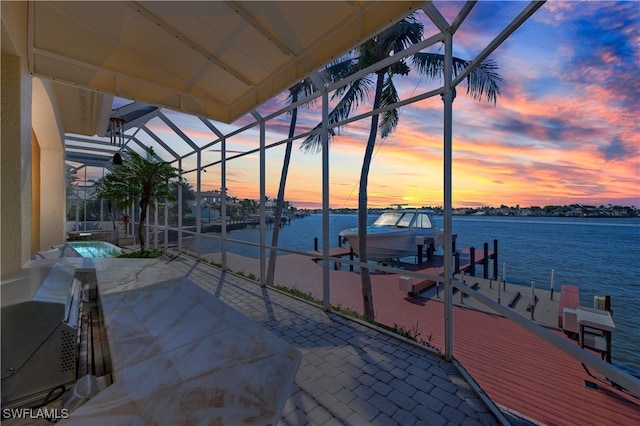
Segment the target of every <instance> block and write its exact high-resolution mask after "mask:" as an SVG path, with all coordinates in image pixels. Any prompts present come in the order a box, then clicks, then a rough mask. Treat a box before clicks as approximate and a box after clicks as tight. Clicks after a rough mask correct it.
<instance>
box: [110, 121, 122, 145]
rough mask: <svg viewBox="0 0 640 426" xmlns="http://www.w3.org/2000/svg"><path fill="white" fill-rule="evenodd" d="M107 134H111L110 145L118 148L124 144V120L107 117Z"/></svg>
mask: <svg viewBox="0 0 640 426" xmlns="http://www.w3.org/2000/svg"><path fill="white" fill-rule="evenodd" d="M109 135H110V136H111V145H116V146H118V147H119V148H122V147H123V146H124V120H123V119H122V118H118V117H111V118H110V119H109Z"/></svg>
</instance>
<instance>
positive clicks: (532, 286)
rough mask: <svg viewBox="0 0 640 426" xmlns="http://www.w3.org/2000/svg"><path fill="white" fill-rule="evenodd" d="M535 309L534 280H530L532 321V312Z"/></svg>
mask: <svg viewBox="0 0 640 426" xmlns="http://www.w3.org/2000/svg"><path fill="white" fill-rule="evenodd" d="M535 310H536V282H535V281H531V321H533V312H534V311H535Z"/></svg>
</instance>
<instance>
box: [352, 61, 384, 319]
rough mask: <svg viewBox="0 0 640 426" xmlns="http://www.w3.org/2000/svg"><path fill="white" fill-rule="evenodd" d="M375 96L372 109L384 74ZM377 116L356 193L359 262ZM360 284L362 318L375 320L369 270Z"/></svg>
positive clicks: (377, 103) (363, 253) (363, 245)
mask: <svg viewBox="0 0 640 426" xmlns="http://www.w3.org/2000/svg"><path fill="white" fill-rule="evenodd" d="M377 76H378V79H377V81H376V94H375V98H374V100H373V109H374V110H376V109H378V108H379V107H380V98H381V97H382V85H383V82H384V73H378V74H377ZM378 116H379V115H378V114H375V115H372V116H371V129H370V130H369V140H368V141H367V148H366V149H365V152H364V159H363V160H362V170H361V172H360V188H359V191H358V253H359V258H360V262H364V263H366V262H367V200H368V196H367V184H368V181H369V167H370V166H371V159H372V158H373V148H374V147H375V144H376V136H377V134H378ZM360 283H361V285H362V306H363V309H364V316H365V318H367V319H368V320H371V321H373V320H374V319H375V312H374V309H373V293H372V291H371V275H370V274H369V268H361V270H360Z"/></svg>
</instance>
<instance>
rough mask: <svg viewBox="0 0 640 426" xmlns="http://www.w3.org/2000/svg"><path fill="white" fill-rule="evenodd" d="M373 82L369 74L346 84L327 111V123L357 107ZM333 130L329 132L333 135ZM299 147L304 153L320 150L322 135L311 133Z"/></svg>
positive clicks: (342, 118) (341, 117)
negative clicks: (335, 101)
mask: <svg viewBox="0 0 640 426" xmlns="http://www.w3.org/2000/svg"><path fill="white" fill-rule="evenodd" d="M372 84H373V82H372V79H371V77H370V76H365V77H363V78H360V79H357V80H354V81H353V82H351V83H350V84H348V85H347V86H346V87H347V91H346V92H345V93H344V94H343V95H342V97H341V98H340V100H339V101H338V103H337V104H336V106H335V107H334V108H333V110H331V112H329V117H328V123H329V124H330V125H331V124H336V123H339V122H340V121H342V120H344V119H346V118H348V117H349V114H350V113H351V111H352V110H354V109H356V108H358V106H359V105H360V104H361V103H362V102H364V101H365V100H366V99H367V97H368V96H369V91H370V90H371V86H372ZM336 96H338V95H337V93H334V94H333V96H332V99H333V98H335V97H336ZM321 126H322V123H319V124H318V125H316V127H314V130H317V129H319V128H320V127H321ZM333 134H334V132H331V135H333ZM300 149H301V150H302V151H303V152H305V153H311V154H315V153H317V152H320V151H321V150H322V137H321V134H320V133H319V132H315V133H313V134H312V135H311V136H308V137H307V138H306V139H305V140H304V141H303V142H302V144H301V145H300Z"/></svg>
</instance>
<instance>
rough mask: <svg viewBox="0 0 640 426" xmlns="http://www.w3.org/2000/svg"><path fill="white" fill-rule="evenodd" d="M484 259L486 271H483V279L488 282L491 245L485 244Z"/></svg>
mask: <svg viewBox="0 0 640 426" xmlns="http://www.w3.org/2000/svg"><path fill="white" fill-rule="evenodd" d="M483 249H484V259H483V263H484V271H483V276H482V277H483V278H484V279H485V280H486V279H488V278H489V243H484V247H483Z"/></svg>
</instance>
